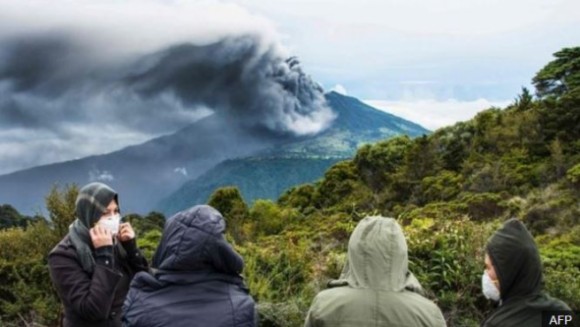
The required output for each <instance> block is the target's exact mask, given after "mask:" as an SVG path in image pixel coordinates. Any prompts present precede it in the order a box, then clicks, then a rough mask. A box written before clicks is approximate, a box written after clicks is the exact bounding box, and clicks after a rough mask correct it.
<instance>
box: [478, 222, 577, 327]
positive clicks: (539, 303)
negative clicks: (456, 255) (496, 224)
mask: <svg viewBox="0 0 580 327" xmlns="http://www.w3.org/2000/svg"><path fill="white" fill-rule="evenodd" d="M482 288H483V293H484V295H485V296H486V297H487V298H488V299H491V300H494V301H496V302H499V306H498V307H497V308H496V309H495V310H494V311H493V312H492V313H491V314H490V316H489V317H487V318H486V319H485V320H484V321H483V322H482V324H481V326H483V327H500V326H501V327H503V326H509V327H540V326H542V312H547V311H569V310H570V308H569V307H568V306H567V305H566V304H565V303H564V302H562V301H560V300H558V299H555V298H552V297H550V296H548V295H547V294H546V293H545V292H543V290H542V288H543V274H542V263H541V261H540V254H539V252H538V247H537V245H536V243H535V241H534V238H533V237H532V235H531V234H530V232H528V230H527V229H526V227H525V226H524V224H523V223H521V222H520V221H518V220H516V219H510V220H508V221H507V222H505V224H504V225H503V227H502V228H500V229H499V230H498V231H497V232H495V234H493V235H492V237H491V238H490V239H489V241H488V243H487V246H486V270H485V272H484V275H483V277H482Z"/></svg>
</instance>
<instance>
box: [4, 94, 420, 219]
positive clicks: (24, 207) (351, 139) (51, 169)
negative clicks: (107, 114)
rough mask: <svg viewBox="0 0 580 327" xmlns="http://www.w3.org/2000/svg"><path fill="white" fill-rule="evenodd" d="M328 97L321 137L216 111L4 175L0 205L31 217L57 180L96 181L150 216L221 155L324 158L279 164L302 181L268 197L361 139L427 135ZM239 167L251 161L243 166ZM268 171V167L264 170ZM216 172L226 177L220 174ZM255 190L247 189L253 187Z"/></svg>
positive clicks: (351, 101)
mask: <svg viewBox="0 0 580 327" xmlns="http://www.w3.org/2000/svg"><path fill="white" fill-rule="evenodd" d="M326 97H327V101H328V103H329V104H330V107H331V108H332V109H333V111H335V112H336V113H337V115H338V116H337V118H336V120H335V121H334V122H333V124H332V126H331V127H330V128H328V129H327V130H326V131H324V132H322V133H320V134H318V135H312V136H306V137H300V138H290V137H288V136H286V137H282V136H275V135H272V134H271V133H268V132H265V131H259V130H249V129H247V128H241V127H236V126H234V125H232V124H229V123H228V120H227V119H222V117H219V116H217V115H215V114H214V115H212V116H209V117H206V118H204V119H202V120H200V121H198V122H195V123H193V124H191V125H190V126H188V127H186V128H183V129H181V130H179V131H177V132H176V133H173V134H170V135H166V136H162V137H158V138H155V139H153V140H150V141H148V142H145V143H143V144H139V145H135V146H130V147H127V148H124V149H122V150H119V151H115V152H112V153H108V154H104V155H96V156H90V157H86V158H82V159H78V160H73V161H67V162H62V163H57V164H51V165H45V166H39V167H35V168H31V169H27V170H23V171H18V172H15V173H11V174H7V175H3V176H0V203H9V204H11V205H12V206H14V207H15V208H17V209H18V210H19V211H20V212H23V213H25V214H34V213H36V212H40V211H42V209H41V208H43V207H44V196H45V195H46V194H47V193H48V191H49V190H50V188H51V187H52V186H53V185H54V184H55V183H59V184H60V185H63V184H67V183H76V184H78V185H84V184H86V183H88V182H90V181H95V180H98V181H103V182H105V183H108V184H109V185H111V186H112V187H113V188H115V189H116V190H117V191H118V192H119V194H120V202H121V203H120V204H121V208H122V209H123V211H124V212H138V213H146V212H147V211H149V210H152V209H154V208H155V204H156V203H158V202H159V200H160V199H164V198H166V197H167V196H168V195H170V194H172V192H175V190H177V189H178V188H179V187H180V186H182V185H184V183H186V182H187V181H189V180H192V179H195V178H196V177H198V176H200V175H201V174H203V173H205V172H206V171H208V170H209V169H211V168H213V167H215V166H216V165H217V164H219V163H220V162H223V161H224V160H228V159H235V158H243V157H248V156H253V157H257V158H265V157H271V158H277V159H281V158H294V159H296V158H311V159H313V158H319V159H322V160H323V161H321V162H317V163H313V164H312V165H313V166H312V167H318V168H316V169H314V168H312V169H314V170H313V171H312V172H310V171H309V168H308V166H307V165H303V164H298V163H297V161H290V162H288V165H286V166H285V168H280V169H282V171H286V170H287V169H293V168H291V167H292V166H294V165H297V167H302V168H300V173H296V175H297V176H303V177H304V178H302V179H287V181H286V183H281V184H279V186H276V187H275V188H273V189H269V191H268V192H265V193H255V195H256V196H260V197H262V196H263V195H264V194H266V195H267V196H266V197H275V196H276V195H277V192H278V191H279V190H281V189H284V188H287V187H288V186H291V185H294V184H289V183H290V182H291V183H295V182H296V183H301V182H308V181H311V180H312V178H315V177H316V176H321V175H322V172H323V171H324V168H326V167H328V166H329V165H330V164H331V163H332V162H335V161H336V160H339V159H341V158H347V157H349V156H351V155H352V154H353V153H354V151H355V149H356V148H357V147H358V146H360V145H361V144H363V143H366V142H372V141H375V140H378V139H383V138H387V137H390V136H393V135H398V134H402V133H405V134H408V135H411V136H416V135H420V134H423V133H426V132H427V130H425V129H424V128H422V127H421V126H419V125H416V124H414V123H411V122H408V121H405V120H403V119H401V118H398V117H396V116H393V115H389V114H387V113H384V112H382V111H379V110H376V109H374V108H372V107H370V106H367V105H365V104H364V103H362V102H360V101H359V100H357V99H355V98H352V97H346V96H343V95H340V94H338V93H334V92H331V93H329V94H327V95H326ZM333 160H334V161H333ZM232 165H233V163H229V164H228V165H227V167H230V168H228V169H233V168H232ZM278 165H279V163H278ZM242 167H248V166H247V165H246V164H245V163H244V164H243V165H242ZM239 169H241V168H236V169H233V170H234V171H238V173H237V175H240V174H242V172H241V171H240V170H239ZM296 169H298V168H296ZM270 170H271V169H270V168H268V167H266V168H265V170H264V171H270ZM243 171H245V170H243ZM243 174H247V173H243ZM218 175H219V176H226V175H224V174H221V173H220V174H218ZM280 176H283V175H280ZM231 178H232V176H230V177H227V178H226V177H224V178H223V179H218V180H217V181H215V182H216V183H217V182H218V181H220V182H219V183H218V184H222V183H226V182H228V183H234V185H236V183H237V181H232V180H231ZM248 178H250V177H249V175H248ZM256 178H261V177H260V176H256ZM206 179H207V178H206ZM208 183H209V182H208ZM277 183H278V182H277V181H272V185H278V184H277ZM216 185H217V184H216ZM248 185H250V184H248ZM203 187H205V188H207V189H208V190H209V188H211V187H209V186H208V184H207V183H206V184H204V186H203ZM256 187H257V186H255V187H254V186H252V187H250V186H248V188H249V189H255V188H256ZM263 189H264V190H266V188H263ZM246 193H247V194H250V195H251V194H254V193H251V192H246ZM187 194H189V193H187ZM204 194H205V193H204ZM178 197H179V196H178ZM181 197H184V196H181ZM252 198H253V197H252ZM198 199H201V200H195V201H201V202H204V201H205V195H201V196H200V197H199V198H198ZM170 202H171V201H170ZM173 202H174V203H177V202H176V201H173ZM183 203H184V204H186V203H191V201H187V202H183ZM181 206H182V205H178V206H176V207H181Z"/></svg>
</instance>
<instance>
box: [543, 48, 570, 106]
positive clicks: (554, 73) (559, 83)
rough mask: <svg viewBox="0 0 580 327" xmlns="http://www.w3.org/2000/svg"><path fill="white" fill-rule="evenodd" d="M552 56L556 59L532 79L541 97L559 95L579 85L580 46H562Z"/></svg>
mask: <svg viewBox="0 0 580 327" xmlns="http://www.w3.org/2000/svg"><path fill="white" fill-rule="evenodd" d="M554 57H556V60H553V61H551V62H549V63H548V64H547V65H546V66H544V68H542V69H541V70H540V71H539V72H538V73H537V74H536V76H535V77H534V79H533V80H532V82H533V83H534V86H535V87H536V92H537V94H538V96H539V97H541V98H546V97H549V96H556V97H559V96H562V95H563V94H565V93H567V92H569V91H571V90H573V89H576V88H578V87H580V47H574V48H564V49H562V50H560V51H558V52H556V53H554Z"/></svg>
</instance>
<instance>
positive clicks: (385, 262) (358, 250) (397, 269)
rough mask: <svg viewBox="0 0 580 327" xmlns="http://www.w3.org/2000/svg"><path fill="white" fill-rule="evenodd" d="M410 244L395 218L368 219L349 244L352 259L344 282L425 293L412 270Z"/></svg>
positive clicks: (359, 226)
mask: <svg viewBox="0 0 580 327" xmlns="http://www.w3.org/2000/svg"><path fill="white" fill-rule="evenodd" d="M408 263H409V260H408V254H407V242H406V240H405V236H404V235H403V230H402V229H401V226H399V224H398V223H397V222H396V221H395V220H394V219H393V218H383V217H366V218H364V219H363V220H361V221H360V222H359V223H358V225H357V226H356V228H355V229H354V231H353V233H352V235H351V236H350V240H349V242H348V257H347V262H346V265H345V267H344V269H343V271H342V275H341V280H346V282H347V283H348V284H349V285H350V286H351V287H355V288H372V289H381V290H386V291H402V290H404V289H405V288H407V289H413V290H415V291H420V290H421V285H420V284H419V282H418V281H417V279H416V278H415V276H413V274H411V273H410V272H409V270H408Z"/></svg>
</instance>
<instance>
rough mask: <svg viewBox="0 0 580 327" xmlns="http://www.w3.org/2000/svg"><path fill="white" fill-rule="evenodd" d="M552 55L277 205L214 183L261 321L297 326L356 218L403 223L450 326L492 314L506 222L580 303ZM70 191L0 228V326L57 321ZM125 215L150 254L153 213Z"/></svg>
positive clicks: (571, 168)
mask: <svg viewBox="0 0 580 327" xmlns="http://www.w3.org/2000/svg"><path fill="white" fill-rule="evenodd" d="M555 57H556V59H555V60H554V61H552V62H550V63H549V64H548V65H546V66H545V67H544V68H543V69H542V70H540V71H539V72H538V74H537V75H536V76H535V77H534V79H533V83H534V86H535V88H536V96H535V97H534V96H532V95H531V93H530V92H529V91H528V90H527V89H525V88H524V89H523V90H522V93H521V94H520V95H518V96H517V98H516V99H515V100H514V102H513V104H512V105H510V106H508V107H507V108H503V109H499V108H490V109H488V110H485V111H483V112H480V113H479V114H478V115H477V116H476V117H474V118H473V119H472V120H470V121H467V122H463V123H458V124H456V125H454V126H450V127H446V128H442V129H440V130H438V131H436V132H435V133H433V134H432V135H430V136H424V137H419V138H416V139H410V138H408V137H397V138H393V139H389V140H385V141H382V142H379V143H376V144H373V145H366V146H363V147H362V148H360V149H359V151H358V152H357V154H356V156H355V157H354V158H353V159H352V160H347V161H342V162H339V163H337V164H335V165H334V166H332V167H331V168H330V169H329V170H328V171H327V172H326V173H325V176H324V178H323V179H321V180H320V181H318V182H316V183H314V184H307V185H300V186H296V187H294V188H292V189H290V190H288V191H286V192H285V193H284V194H283V195H282V196H281V197H280V198H279V199H278V201H277V202H272V201H266V200H258V201H256V202H255V203H254V204H253V205H252V206H251V207H248V205H247V204H246V203H244V201H243V200H242V196H241V194H240V192H239V190H238V189H237V188H234V187H225V188H220V189H218V190H216V191H215V192H214V193H213V195H212V196H211V197H210V199H209V201H208V202H209V204H211V205H213V206H215V207H216V208H218V209H219V210H220V211H221V212H222V213H223V214H224V216H225V217H226V219H227V221H228V230H229V232H228V237H229V238H230V240H231V241H232V242H234V243H235V246H236V248H237V249H238V251H239V252H240V253H241V254H242V255H243V256H244V258H245V261H246V269H245V273H244V274H245V277H246V280H247V283H248V284H249V287H250V290H251V292H252V295H253V296H254V297H255V299H256V300H257V301H258V303H259V310H260V315H261V325H262V326H300V325H301V324H302V320H303V318H304V316H305V313H306V311H307V310H308V306H309V304H310V301H311V300H312V298H313V296H314V295H315V294H316V293H317V292H318V291H320V290H321V289H324V287H325V284H326V281H328V280H329V279H332V278H336V277H338V275H339V273H340V270H341V268H342V264H343V263H344V259H345V251H346V244H347V241H348V238H349V235H350V233H351V232H352V230H353V229H354V227H355V226H356V223H357V222H358V221H359V220H360V219H361V218H362V217H364V216H365V215H384V216H392V217H396V218H397V219H398V220H399V222H400V223H401V224H402V225H403V226H404V230H405V233H406V236H407V240H408V244H409V251H410V262H411V270H412V271H413V272H414V273H415V274H416V275H417V277H418V278H419V280H420V281H421V283H422V284H423V286H424V288H425V289H426V292H427V295H428V296H429V297H430V298H432V299H433V300H434V301H436V302H437V303H438V305H439V306H440V307H441V308H442V309H443V311H444V314H445V316H446V319H447V320H448V324H449V325H450V326H477V325H478V323H479V322H480V321H481V320H482V319H483V317H484V316H485V315H486V314H487V313H488V312H489V310H491V309H492V307H491V304H490V303H489V302H488V301H486V300H485V299H484V298H483V296H482V295H481V289H480V277H481V273H482V272H483V249H484V245H485V242H486V240H487V238H488V237H489V235H491V233H493V231H494V230H496V229H497V228H498V227H499V226H500V225H501V222H502V221H503V220H505V219H507V218H510V217H517V218H519V219H521V220H522V221H524V222H525V223H526V224H527V226H528V227H529V228H530V230H531V231H532V233H533V234H534V236H535V237H536V240H537V242H538V244H539V247H540V252H541V255H542V260H543V263H544V271H545V287H546V289H547V291H548V292H549V293H550V294H551V295H553V296H555V297H558V298H560V299H562V300H564V301H566V302H567V303H568V304H569V305H570V306H571V307H573V308H574V309H576V310H579V309H580V283H579V281H580V223H579V220H580V204H579V199H580V196H579V195H580V128H579V126H580V48H570V49H563V50H561V51H559V52H557V53H556V54H555ZM77 191H78V190H77V188H76V187H75V186H71V187H66V188H64V189H58V188H54V189H53V190H52V191H51V192H50V193H49V195H48V196H47V198H46V200H47V201H46V202H47V209H48V212H49V213H50V217H47V218H50V220H37V221H34V222H32V223H28V224H21V223H15V224H14V227H11V228H7V229H4V230H2V231H0V280H2V281H3V284H2V285H1V286H0V317H1V318H0V324H2V323H4V324H5V325H24V324H25V323H26V322H31V321H34V322H36V323H39V324H42V325H52V324H53V323H54V321H55V319H56V316H57V312H58V309H59V304H58V301H57V299H56V297H55V295H54V293H53V291H52V287H51V285H50V282H49V279H48V271H47V268H46V254H47V252H48V251H49V250H50V249H51V248H52V246H54V244H55V243H56V242H57V241H58V240H59V239H60V238H61V237H62V236H63V235H64V234H65V233H66V230H67V226H68V224H69V223H70V221H72V219H73V218H74V217H73V211H74V210H73V206H74V198H75V196H76V192H77ZM2 208H3V211H2V212H5V211H6V210H5V209H4V207H2ZM128 219H130V220H131V221H132V222H133V224H134V225H135V227H136V229H137V232H138V234H139V235H140V239H139V243H140V245H141V247H142V248H143V249H145V251H146V253H147V255H148V256H150V255H151V254H152V252H153V250H154V248H155V245H156V242H157V241H158V239H159V236H160V229H161V224H162V223H163V217H162V216H160V215H159V214H155V213H151V214H149V215H148V216H146V217H139V216H135V215H131V216H130V217H128ZM17 221H18V220H17ZM22 226H25V227H22ZM3 227H4V228H6V226H3Z"/></svg>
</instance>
